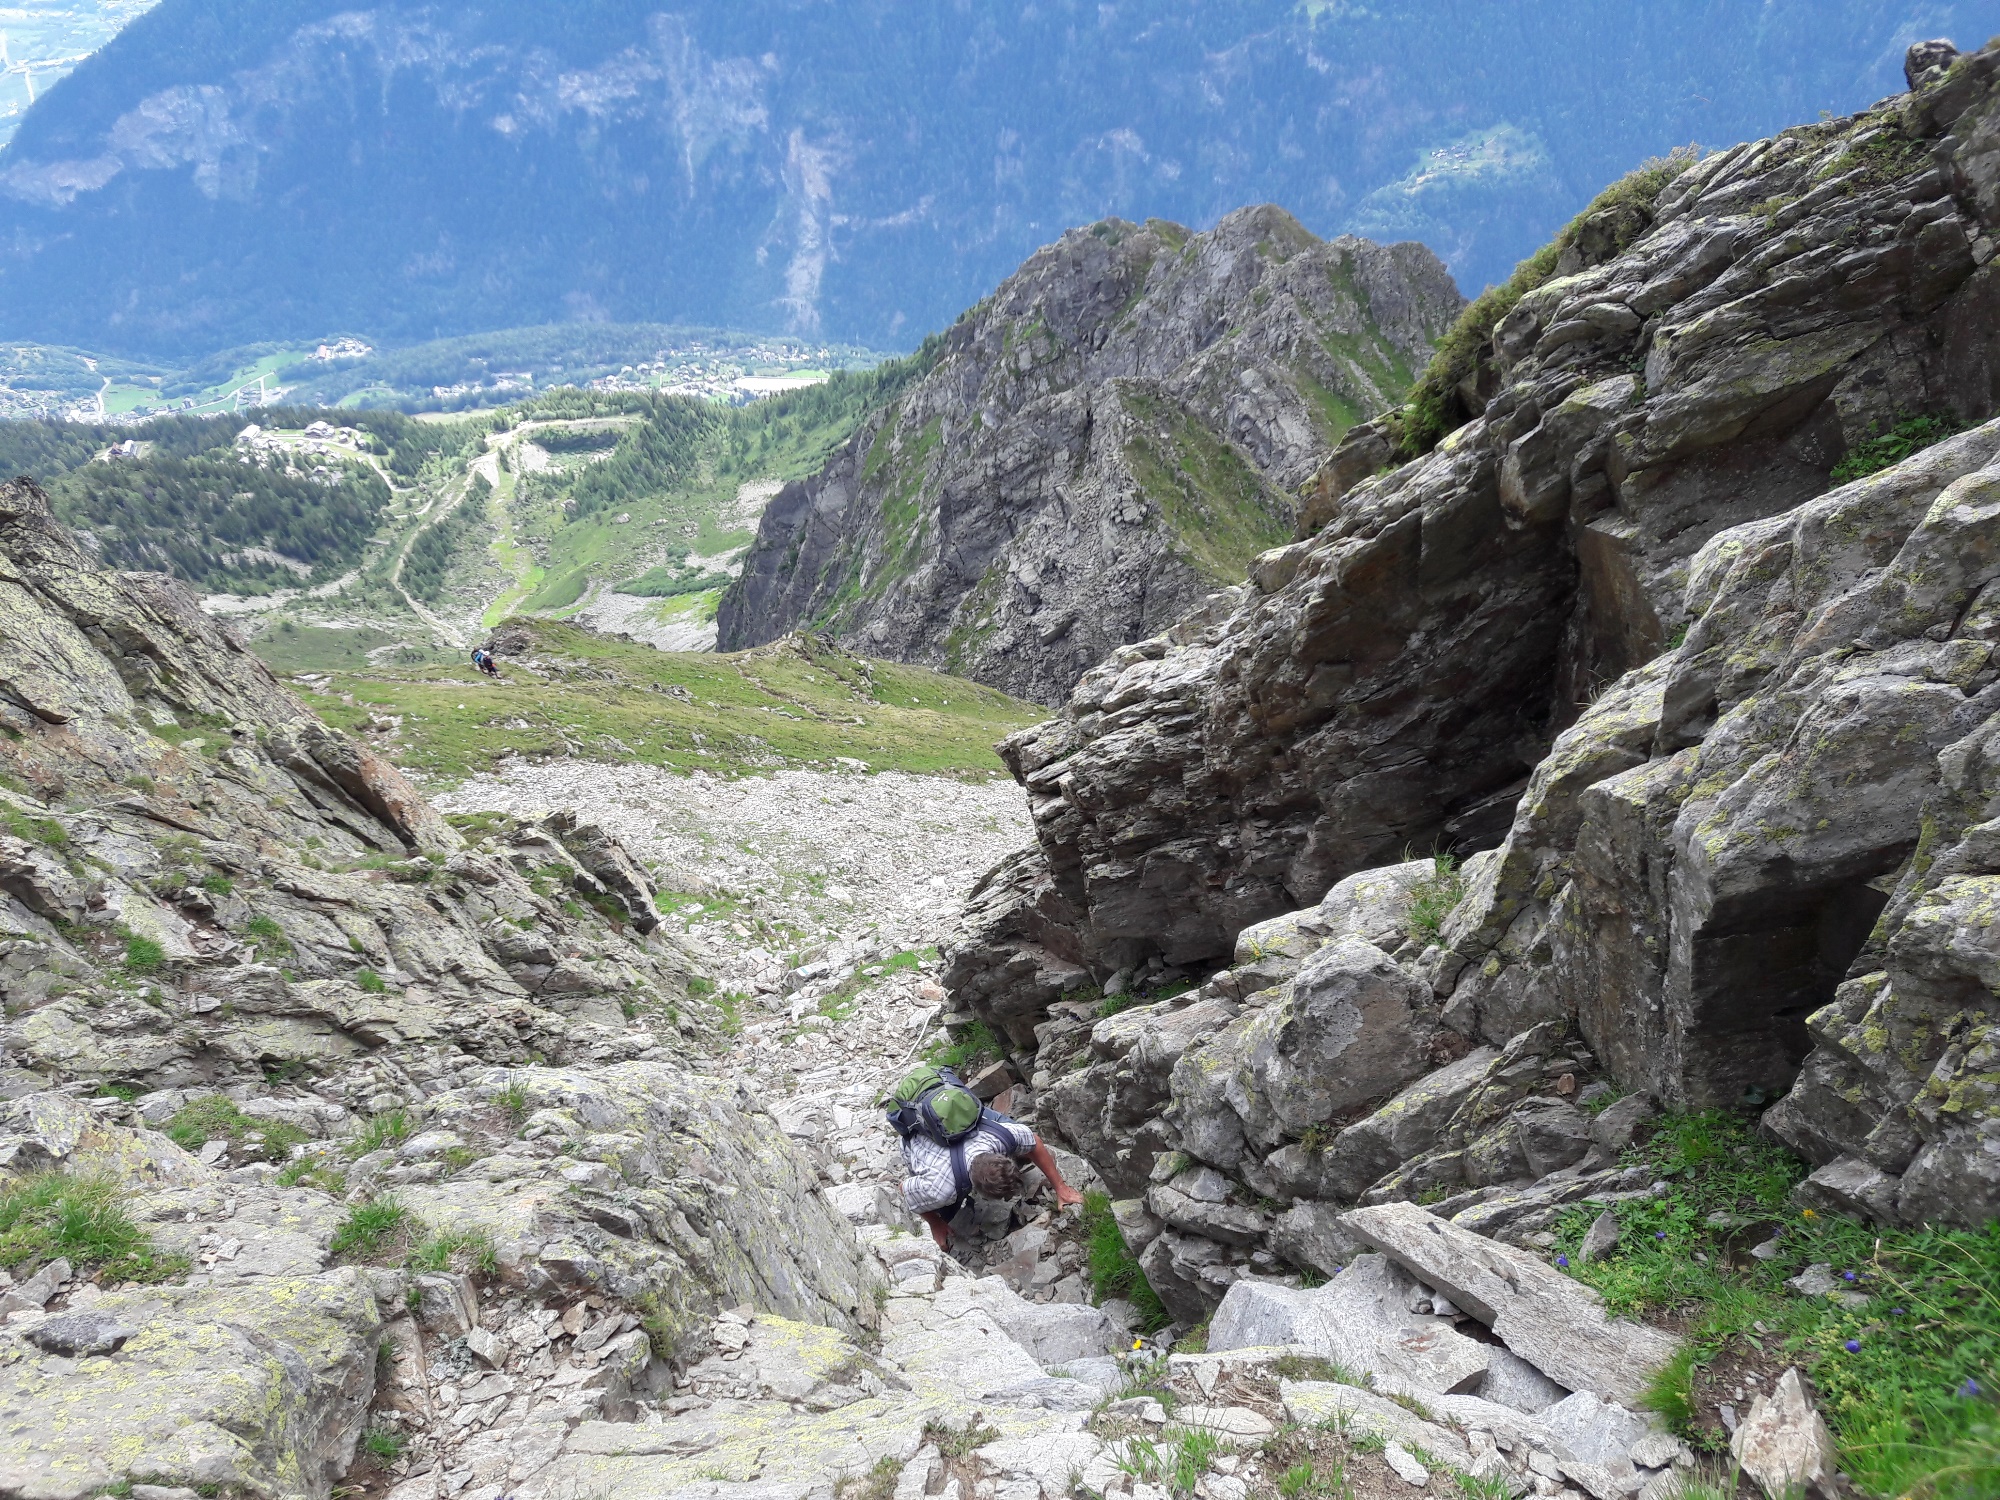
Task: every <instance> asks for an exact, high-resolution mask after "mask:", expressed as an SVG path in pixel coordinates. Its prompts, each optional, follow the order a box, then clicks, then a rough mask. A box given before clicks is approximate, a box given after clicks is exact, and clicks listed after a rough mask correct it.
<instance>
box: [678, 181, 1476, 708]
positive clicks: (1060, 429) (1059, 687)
mask: <svg viewBox="0 0 2000 1500" xmlns="http://www.w3.org/2000/svg"><path fill="white" fill-rule="evenodd" d="M1460 306H1461V299H1460V297H1459V295H1458V291H1457V289H1456V288H1455V287H1454V286H1453V284H1452V281H1451V278H1450V276H1449V275H1448V274H1447V273H1446V271H1445V268H1444V266H1443V264H1442V263H1441V262H1440V261H1439V260H1438V259H1437V258H1436V257H1435V256H1434V255H1432V254H1431V252H1430V251H1428V250H1426V249H1425V248H1424V247H1422V246H1421V245H1416V244H1402V245H1394V246H1387V247H1385V246H1381V245H1376V244H1372V243H1370V242H1368V241H1366V240H1359V239H1355V238H1353V237H1351V236H1343V237H1342V238H1340V239H1336V240H1332V241H1321V240H1319V239H1317V238H1316V237H1315V236H1313V235H1312V234H1310V233H1308V232H1307V231H1306V230H1305V229H1303V228H1302V227H1300V225H1299V224H1298V223H1297V222H1296V221H1295V220H1294V219H1293V218H1292V217H1291V216H1290V215H1289V214H1287V213H1285V212H1283V211H1282V210H1280V209H1277V208H1273V207H1269V206H1266V207H1262V208H1254V209H1244V210H1242V211H1240V212H1237V213H1234V214H1231V215H1229V216H1228V217H1226V218H1225V219H1223V220H1222V222H1221V223H1220V224H1218V225H1217V226H1216V227H1215V228H1214V229H1212V230H1209V231H1207V232H1205V233H1202V234H1190V233H1189V232H1188V231H1187V230H1185V229H1182V228H1180V227H1179V226H1178V225H1174V224H1168V223H1165V222H1163V221H1160V220H1150V221H1148V222H1147V223H1145V224H1143V225H1140V224H1130V223H1126V222H1124V221H1121V220H1115V219H1114V220H1107V221H1105V222H1103V223H1100V224H1095V225H1092V226H1091V227H1090V228H1088V229H1078V230H1072V231H1071V232H1070V233H1068V234H1066V235H1064V236H1063V238H1062V239H1061V240H1059V241H1058V242H1057V243H1055V244H1053V245H1050V246H1049V247H1047V248H1046V249H1044V250H1042V251H1040V252H1039V253H1037V254H1036V255H1035V256H1033V257H1032V258H1031V259H1030V260H1029V261H1028V262H1027V263H1026V264H1025V265H1024V266H1022V267H1021V269H1020V270H1019V271H1017V272H1016V273H1015V274H1014V275H1013V276H1011V277H1009V278H1008V279H1007V280H1006V281H1005V282H1004V283H1002V284H1001V287H1000V289H999V291H998V292H997V293H995V295H994V296H992V297H991V298H989V299H987V300H986V301H985V302H982V303H981V304H980V305H979V306H978V307H976V308H974V309H973V310H972V311H971V312H970V313H968V314H966V315H965V316H964V317H963V318H961V319H960V320H959V321H958V323H957V324H956V325H955V326H954V327H953V328H952V329H951V331H950V332H949V333H947V334H946V335H944V338H943V342H942V345H941V346H940V347H939V348H938V349H937V350H936V363H935V365H934V367H933V368H932V369H931V370H930V372H929V373H928V375H926V376H925V378H924V379H923V380H922V381H920V382H919V383H918V384H917V385H915V386H914V387H913V388H912V389H910V390H909V391H908V392H906V393H905V394H904V395H903V396H902V397H901V398H900V399H898V400H897V401H896V402H894V403H893V404H892V405H891V406H890V407H889V408H888V409H887V410H885V411H883V412H881V413H878V414H877V415H875V416H874V417H872V418H870V419H869V420H868V421H866V422H864V423H863V424H862V426H861V428H860V430H859V431H857V432H856V433H855V435H854V437H853V438H852V439H851V440H850V441H849V442H848V443H847V444H846V445H845V446H844V447H843V448H842V449H840V450H839V451H838V452H837V453H836V454H835V455H834V456H833V457H832V458H831V459H830V460H829V461H828V463H827V465H826V467H825V468H824V469H823V470H822V471H821V472H820V473H819V474H817V475H816V476H814V477H812V478H810V479H807V480H804V481H800V482H797V483H794V484H791V485H788V486H787V487H786V488H785V489H784V490H783V491H782V492H781V493H780V494H779V495H778V496H777V497H776V498H775V499H774V500H773V501H772V502H771V503H770V505H769V506H768V507H767V508H766V509H765V511H764V514H763V519H762V522H761V524H760V525H759V528H758V532H757V540H756V542H755V544H754V545H753V546H752V548H751V550H750V553H749V555H748V557H747V558H746V560H745V562H744V565H743V573H742V577H741V579H740V580H739V581H738V582H737V584H736V585H735V586H734V587H733V588H732V589H731V590H730V592H729V593H728V594H727V595H726V596H725V597H724V599H723V602H722V607H721V613H720V615H719V616H718V627H719V631H720V646H721V648H722V649H724V650H730V649H735V648H737V647H741V646H749V645H756V644H758V643H761V642H763V641H767V640H770V639H773V638H774V637H777V636H779V635H782V634H784V633H785V632H786V631H789V630H794V629H798V628H801V627H804V626H808V625H809V626H812V627H814V628H823V629H827V630H830V631H832V632H833V633H834V634H835V635H836V636H837V637H838V638H839V639H840V640H841V641H843V642H844V643H846V644H849V645H851V646H853V647H854V648H855V649H856V650H860V651H865V652H868V653H869V654H872V655H877V656H889V657H892V658H895V659H897V660H901V661H914V662H921V663H925V664H927V665H933V666H941V667H946V668H948V669H949V670H951V671H953V672H957V673H961V674H963V675H965V676H969V677H972V678H975V679H977V680H979V681H981V682H988V683H992V684H993V685H995V686H997V687H1002V688H1005V689H1006V690H1007V691H1009V692H1011V693H1014V694H1016V695H1019V696H1023V697H1027V698H1031V699H1034V700H1036V701H1039V702H1044V703H1056V702H1060V701H1061V699H1062V697H1063V695H1064V694H1066V693H1068V692H1069V690H1070V689H1071V688H1072V687H1074V686H1075V684H1076V681H1077V679H1078V678H1079V677H1080V676H1082V675H1083V673H1084V671H1085V670H1086V669H1087V668H1089V667H1091V666H1092V665H1094V664H1095V663H1097V662H1099V661H1101V660H1102V659H1103V658H1104V656H1105V655H1106V653H1107V652H1109V651H1111V650H1113V649H1115V648H1117V647H1121V646H1124V645H1127V644H1128V643H1130V642H1132V641H1136V640H1140V639H1143V638H1145V637H1148V636H1151V635H1154V634H1156V633H1157V632H1158V631H1160V630H1162V629H1164V628H1165V627H1166V626H1168V625H1169V624H1171V623H1172V622H1173V621H1174V620H1175V619H1177V618H1179V617H1180V616H1181V615H1183V614H1184V613H1186V612H1187V610H1188V609H1189V608H1190V607H1192V606H1193V605H1195V604H1196V603H1198V602H1199V601H1200V600H1201V599H1202V598H1203V597H1205V596H1206V595H1207V594H1209V593H1211V592H1212V591H1213V590H1214V589H1215V588H1216V587H1217V586H1218V585H1222V584H1231V583H1235V582H1237V581H1238V580H1240V579H1241V578H1242V576H1243V569H1244V567H1245V566H1246V565H1247V564H1248V563H1249V561H1250V560H1251V559H1252V558H1253V557H1255V556H1256V555H1257V554H1258V553H1260V552H1262V551H1264V550H1265V549H1266V548H1268V547H1269V546H1270V545H1271V544H1272V543H1274V542H1276V541H1280V540H1282V539H1283V538H1284V537H1285V536H1287V535H1289V534H1290V532H1291V529H1292V524H1293V517H1294V513H1295V510H1296V497H1295V493H1294V492H1295V491H1296V490H1297V488H1298V487H1299V486H1300V485H1301V484H1302V483H1304V482H1305V481H1307V480H1309V479H1310V478H1311V477H1312V475H1313V473H1314V472H1315V471H1316V470H1317V468H1318V467H1319V464H1320V463H1321V461H1322V460H1323V459H1324V458H1325V456H1326V453H1327V451H1328V449H1329V448H1330V447H1331V446H1332V445H1333V444H1334V443H1335V442H1336V441H1337V440H1338V439H1339V438H1340V437H1341V436H1342V435H1343V434H1344V433H1345V432H1346V431H1347V430H1348V429H1349V428H1350V427H1351V426H1353V425H1354V424H1355V423H1356V422H1358V421H1360V420H1361V419H1363V418H1365V417H1370V416H1374V415H1377V414H1379V413H1381V412H1382V411H1383V410H1385V409H1386V408H1387V407H1389V406H1391V405H1393V404H1394V403H1396V402H1397V401H1400V400H1401V399H1402V396H1403V393H1404V392H1405V391H1406V390H1407V388H1408V386H1409V384H1410V381H1411V379H1412V373H1413V371H1414V370H1415V369H1417V368H1420V367H1421V365H1422V364H1423V361H1424V360H1425V358H1426V357H1427V356H1428V354H1429V350H1430V346H1431V343H1432V341H1433V340H1434V339H1435V338H1436V337H1437V335H1438V334H1439V333H1440V332H1441V331H1442V330H1443V329H1444V328H1445V327H1446V325H1448V324H1449V323H1450V321H1451V319H1452V317H1453V316H1454V315H1455V314H1456V313H1457V312H1458V309H1459V307H1460Z"/></svg>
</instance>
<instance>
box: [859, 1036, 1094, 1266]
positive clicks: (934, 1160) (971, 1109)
mask: <svg viewBox="0 0 2000 1500" xmlns="http://www.w3.org/2000/svg"><path fill="white" fill-rule="evenodd" d="M881 1106H882V1108H883V1109H885V1110H886V1111H888V1115H889V1127H890V1129H892V1130H894V1131H895V1132H896V1134H897V1135H898V1136H900V1137H901V1138H902V1142H903V1166H904V1168H905V1169H906V1171H907V1173H908V1175H907V1176H906V1177H905V1178H904V1180H903V1202H904V1203H905V1204H907V1205H908V1206H909V1209H910V1211H911V1212H912V1213H915V1214H918V1215H920V1216H921V1217H922V1219H923V1221H924V1222H925V1223H926V1224H928V1225H930V1227H931V1238H932V1239H934V1240H936V1241H937V1243H938V1248H939V1249H940V1250H949V1249H950V1248H951V1229H950V1224H951V1220H952V1217H953V1216H954V1215H955V1214H957V1213H958V1211H959V1210H960V1209H962V1208H964V1207H965V1205H966V1204H967V1203H968V1202H970V1201H971V1200H972V1199H973V1198H975V1197H977V1198H1018V1197H1019V1196H1020V1195H1021V1166H1020V1164H1021V1163H1022V1162H1027V1163H1029V1164H1031V1165H1033V1166H1036V1167H1039V1168H1040V1169H1041V1173H1042V1176H1044V1177H1046V1178H1047V1179H1048V1181H1049V1186H1050V1187H1052V1188H1054V1189H1055V1194H1056V1203H1057V1205H1058V1206H1060V1207H1063V1208H1067V1207H1069V1205H1071V1204H1073V1203H1081V1202H1083V1195H1082V1194H1081V1193H1079V1192H1077V1190H1076V1189H1075V1188H1073V1187H1071V1186H1070V1185H1069V1184H1068V1183H1067V1182H1064V1181H1063V1175H1062V1173H1061V1172H1059V1171H1058V1170H1056V1162H1055V1158H1054V1157H1053V1156H1052V1155H1050V1153H1049V1148H1048V1147H1047V1146H1045V1145H1043V1144H1042V1142H1041V1140H1040V1139H1039V1138H1038V1137H1037V1136H1036V1135H1035V1132H1034V1131H1032V1130H1030V1129H1029V1128H1028V1127H1027V1126H1025V1125H1023V1124H1021V1123H1020V1122H1018V1121H1016V1120H1010V1119H1008V1118H1007V1116H1005V1115H1003V1114H1001V1113H999V1112H998V1111H997V1110H991V1109H988V1108H987V1107H986V1106H985V1105H983V1104H981V1103H980V1102H979V1098H978V1096H977V1095H975V1094H974V1093H973V1092H972V1090H970V1089H968V1088H967V1087H966V1086H965V1084H964V1083H963V1082H962V1081H961V1080H960V1079H959V1076H958V1075H957V1074H956V1073H954V1072H953V1071H952V1070H951V1069H950V1068H934V1067H928V1066H927V1067H922V1068H919V1069H917V1070H916V1071H915V1072H914V1073H911V1074H909V1075H908V1076H906V1077H905V1078H903V1079H902V1080H901V1081H900V1082H898V1083H897V1084H896V1086H895V1087H894V1088H892V1089H890V1090H889V1092H888V1093H886V1094H884V1095H883V1096H882V1099H881Z"/></svg>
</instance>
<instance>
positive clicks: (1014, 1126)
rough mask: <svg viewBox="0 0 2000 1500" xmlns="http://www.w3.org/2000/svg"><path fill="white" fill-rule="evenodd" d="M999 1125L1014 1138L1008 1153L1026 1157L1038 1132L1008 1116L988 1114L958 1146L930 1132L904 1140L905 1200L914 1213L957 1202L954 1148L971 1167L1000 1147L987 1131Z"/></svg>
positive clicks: (947, 1206)
mask: <svg viewBox="0 0 2000 1500" xmlns="http://www.w3.org/2000/svg"><path fill="white" fill-rule="evenodd" d="M993 1127H998V1129H999V1131H1000V1133H1001V1134H1002V1135H1005V1136H1007V1137H1008V1138H1009V1139H1011V1140H1012V1141H1013V1142H1014V1148H1013V1149H1012V1150H1011V1151H1009V1152H1008V1153H1007V1154H1008V1155H1009V1156H1011V1157H1013V1158H1014V1160H1016V1161H1022V1160H1025V1159H1026V1157H1027V1155H1028V1153H1029V1152H1031V1151H1033V1150H1034V1149H1035V1132H1034V1131H1032V1130H1030V1129H1029V1128H1028V1127H1027V1126H1025V1125H1022V1124H1018V1123H1016V1122H1015V1121H1013V1120H1005V1119H1000V1118H997V1117H995V1116H993V1115H988V1116H987V1118H986V1125H985V1126H984V1127H982V1128H981V1129H980V1130H978V1131H977V1132H975V1133H974V1134H973V1136H972V1137H971V1138H970V1139H969V1140H964V1141H960V1142H959V1143H958V1145H957V1146H956V1147H951V1146H940V1145H939V1144H938V1143H937V1142H936V1141H934V1140H932V1139H931V1138H930V1137H929V1136H927V1135H913V1136H911V1137H910V1138H909V1139H908V1140H907V1141H904V1142H903V1166H904V1168H905V1170H907V1172H908V1173H909V1175H908V1176H907V1177H905V1178H904V1179H903V1202H904V1203H905V1204H907V1205H908V1206H909V1209H910V1212H911V1213H913V1214H924V1213H931V1212H934V1211H936V1210H938V1209H943V1208H950V1207H951V1206H952V1205H953V1204H954V1203H956V1202H958V1183H957V1182H956V1181H955V1180H953V1177H952V1172H951V1153H952V1151H953V1150H959V1151H963V1152H964V1153H965V1165H966V1166H967V1167H968V1168H969V1167H971V1165H972V1164H973V1163H974V1162H975V1161H977V1160H978V1159H979V1158H980V1157H982V1156H986V1155H988V1154H989V1153H991V1152H994V1151H998V1150H999V1149H1000V1147H999V1144H998V1143H997V1142H996V1141H995V1140H994V1139H993V1137H992V1136H991V1135H990V1134H989V1133H988V1131H989V1129H991V1128H993Z"/></svg>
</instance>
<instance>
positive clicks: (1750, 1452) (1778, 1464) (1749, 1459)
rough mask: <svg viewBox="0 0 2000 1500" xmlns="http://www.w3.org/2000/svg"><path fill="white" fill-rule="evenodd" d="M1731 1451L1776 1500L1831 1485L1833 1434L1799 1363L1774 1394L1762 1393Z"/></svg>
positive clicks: (1731, 1445) (1809, 1492) (1742, 1423)
mask: <svg viewBox="0 0 2000 1500" xmlns="http://www.w3.org/2000/svg"><path fill="white" fill-rule="evenodd" d="M1729 1451H1730V1453H1731V1454H1732V1455H1733V1456H1734V1457H1735V1459H1736V1461H1737V1462H1738V1463H1739V1464H1741V1465H1742V1466H1743V1472H1744V1473H1746V1474H1748V1475H1749V1476H1750V1477H1751V1478H1752V1479H1754V1480H1756V1481H1757V1483H1758V1485H1759V1486H1761V1487H1762V1489H1763V1491H1764V1493H1765V1494H1767V1495H1770V1496H1772V1497H1773V1500H1782V1497H1785V1496H1789V1495H1794V1494H1797V1493H1798V1492H1799V1491H1801V1490H1803V1491H1806V1492H1807V1493H1808V1494H1811V1493H1815V1492H1818V1491H1820V1490H1822V1489H1823V1488H1825V1487H1826V1486H1827V1485H1829V1484H1830V1482H1831V1480H1832V1477H1833V1472H1834V1447H1833V1436H1832V1434H1831V1433H1829V1432H1828V1431H1827V1430H1826V1422H1825V1421H1824V1420H1823V1419H1822V1418H1821V1417H1820V1414H1819V1412H1818V1411H1816V1410H1815V1409H1814V1407H1813V1404H1812V1399H1811V1397H1809V1396H1807V1395H1806V1388H1805V1382H1804V1380H1802V1379H1801V1378H1800V1376H1799V1372H1798V1367H1797V1366H1793V1367H1792V1368H1791V1369H1788V1370H1786V1371H1785V1373H1784V1374H1782V1375H1780V1376H1779V1377H1778V1383H1777V1384H1776V1385H1775V1386H1774V1387H1773V1388H1772V1390H1771V1392H1770V1394H1769V1395H1765V1394H1762V1393H1760V1394H1759V1395H1758V1397H1757V1399H1756V1400H1755V1401H1754V1402H1752V1403H1751V1405H1750V1415H1749V1416H1748V1417H1746V1418H1744V1420H1743V1421H1742V1422H1741V1423H1739V1424H1738V1426H1737V1428H1736V1435H1735V1436H1734V1437H1733V1438H1731V1439H1730V1442H1729Z"/></svg>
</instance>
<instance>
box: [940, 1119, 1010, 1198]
mask: <svg viewBox="0 0 2000 1500" xmlns="http://www.w3.org/2000/svg"><path fill="white" fill-rule="evenodd" d="M1012 1123H1013V1122H1012V1121H1011V1120H1008V1119H1007V1117H1006V1116H1005V1115H1003V1114H999V1113H997V1112H996V1111H994V1110H990V1109H989V1110H986V1111H984V1112H983V1113H982V1114H981V1115H980V1117H979V1123H978V1124H977V1125H975V1126H973V1128H972V1133H971V1134H970V1135H968V1136H966V1137H965V1138H964V1139H962V1140H960V1141H957V1142H955V1143H954V1144H952V1145H950V1146H947V1147H945V1151H946V1153H947V1154H948V1155H949V1156H950V1158H951V1186H952V1191H953V1192H955V1193H957V1194H958V1197H957V1198H956V1199H954V1200H953V1202H952V1205H951V1207H950V1208H947V1209H942V1210H940V1212H942V1213H943V1214H944V1216H945V1217H946V1218H947V1219H950V1218H952V1217H954V1216H955V1215H956V1214H957V1213H958V1211H959V1210H960V1209H961V1208H964V1207H965V1205H966V1204H967V1203H969V1202H971V1201H972V1166H971V1163H970V1162H968V1161H967V1160H966V1154H965V1148H966V1147H968V1146H970V1145H971V1144H972V1143H973V1142H974V1141H975V1140H977V1139H978V1138H979V1137H980V1136H982V1135H983V1136H985V1137H986V1138H987V1139H988V1140H989V1141H991V1142H992V1143H993V1149H994V1150H996V1151H998V1152H999V1153H1000V1154H1001V1155H1002V1156H1012V1155H1013V1154H1014V1151H1015V1149H1016V1147H1015V1145H1014V1138H1013V1137H1012V1136H1011V1135H1009V1134H1008V1133H1007V1132H1006V1131H1005V1130H1003V1129H1002V1128H1001V1126H1002V1125H1003V1124H1012Z"/></svg>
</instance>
